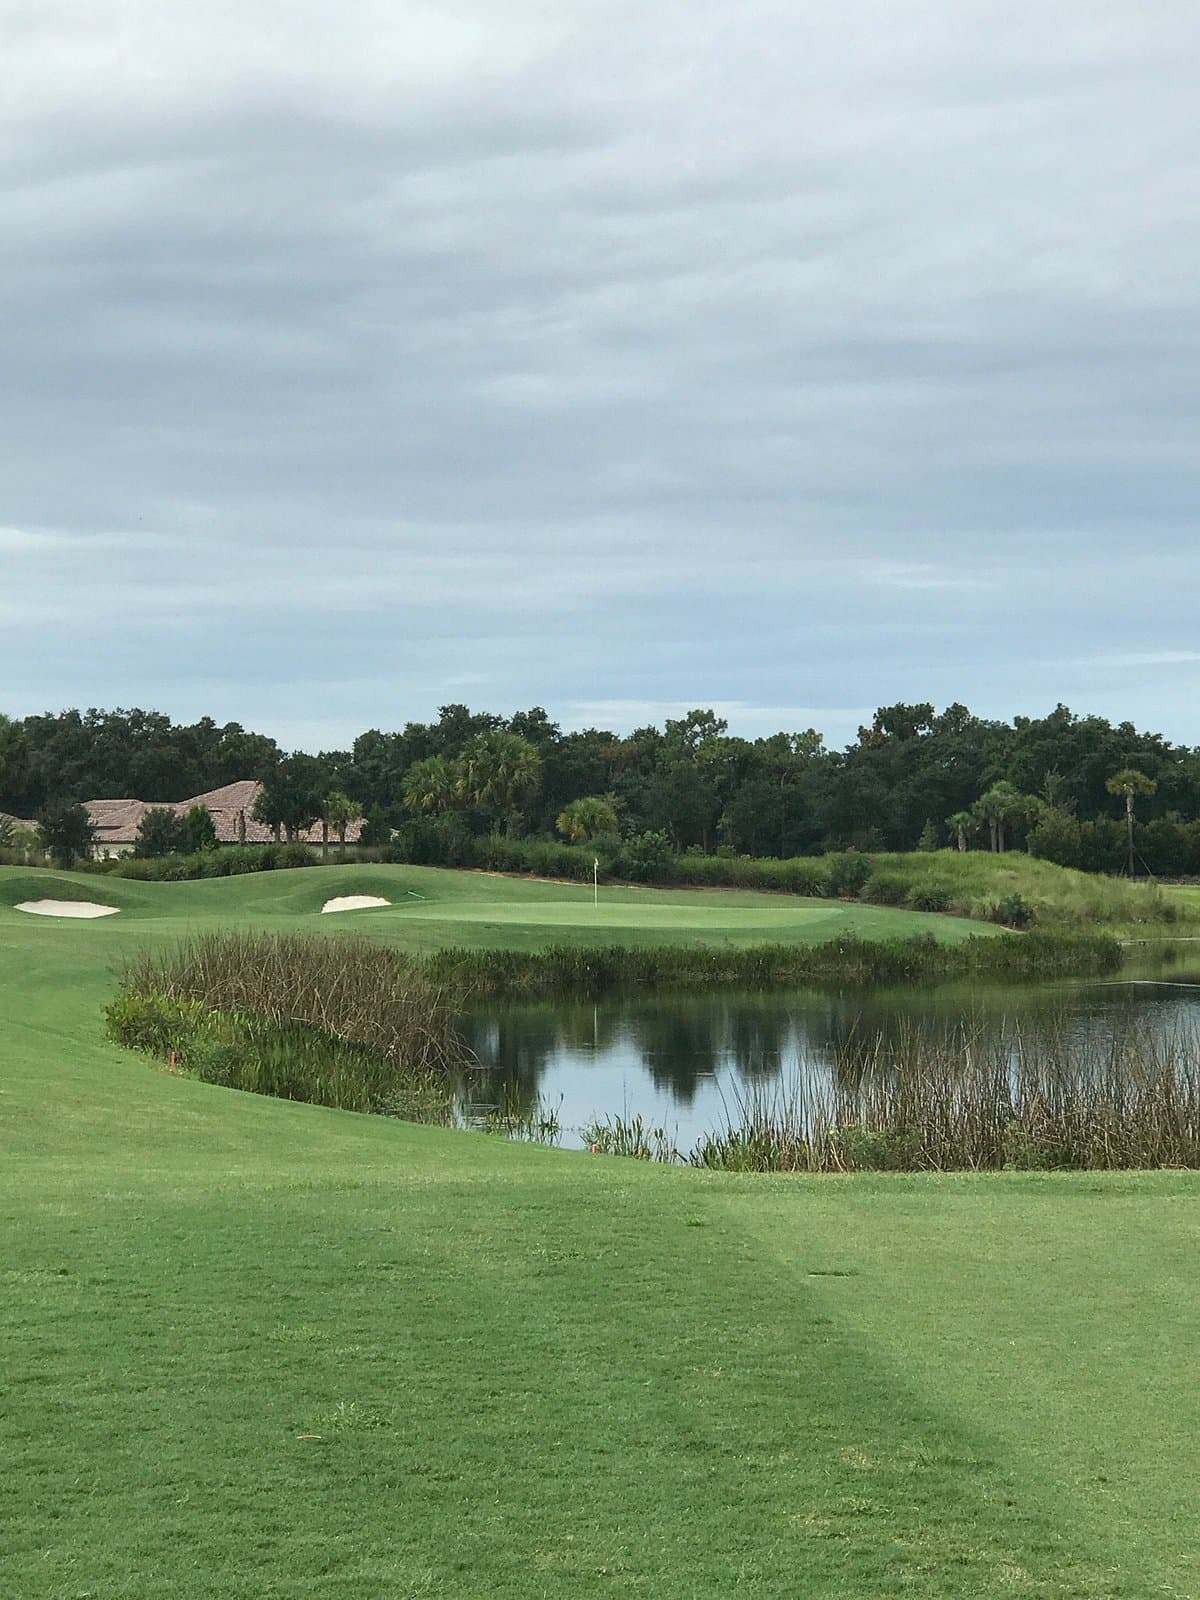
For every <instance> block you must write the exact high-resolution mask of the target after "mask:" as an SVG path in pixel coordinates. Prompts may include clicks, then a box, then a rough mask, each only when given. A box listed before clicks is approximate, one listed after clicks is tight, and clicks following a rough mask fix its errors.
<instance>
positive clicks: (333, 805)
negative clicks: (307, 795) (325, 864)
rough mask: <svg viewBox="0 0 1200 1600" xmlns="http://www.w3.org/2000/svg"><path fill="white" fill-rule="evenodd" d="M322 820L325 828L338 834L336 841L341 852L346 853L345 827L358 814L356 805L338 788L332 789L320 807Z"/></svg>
mask: <svg viewBox="0 0 1200 1600" xmlns="http://www.w3.org/2000/svg"><path fill="white" fill-rule="evenodd" d="M321 812H322V820H323V821H324V823H325V826H326V827H327V828H332V829H333V831H334V832H335V833H336V834H337V836H338V843H339V844H340V845H341V847H342V854H343V855H344V854H345V853H346V829H347V828H348V827H349V826H350V824H351V823H352V822H353V821H354V819H355V817H357V816H358V807H357V806H356V805H355V803H354V801H353V800H351V798H350V796H349V795H348V794H343V793H342V791H341V790H340V789H333V790H331V791H330V793H329V794H327V795H326V796H325V803H324V805H323V806H322V807H321Z"/></svg>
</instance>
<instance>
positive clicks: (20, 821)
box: [0, 811, 37, 829]
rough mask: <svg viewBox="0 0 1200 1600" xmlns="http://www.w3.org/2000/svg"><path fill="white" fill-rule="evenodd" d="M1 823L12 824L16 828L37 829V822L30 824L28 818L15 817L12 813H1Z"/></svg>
mask: <svg viewBox="0 0 1200 1600" xmlns="http://www.w3.org/2000/svg"><path fill="white" fill-rule="evenodd" d="M0 822H11V823H12V825H13V827H14V828H26V829H29V828H36V827H37V823H36V822H30V821H29V820H28V818H26V817H14V816H13V814H12V812H11V811H0Z"/></svg>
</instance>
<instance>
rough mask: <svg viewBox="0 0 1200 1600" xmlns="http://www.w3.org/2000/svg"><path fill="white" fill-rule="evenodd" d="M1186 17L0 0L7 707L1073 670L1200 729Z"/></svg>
mask: <svg viewBox="0 0 1200 1600" xmlns="http://www.w3.org/2000/svg"><path fill="white" fill-rule="evenodd" d="M8 18H10V19H11V20H8ZM1198 35H1200V18H1198V17H1197V13H1196V11H1195V8H1194V7H1191V6H1187V5H1184V4H1182V3H1178V4H1177V3H1172V0H1165V3H1164V4H1161V5H1159V6H1156V7H1154V8H1141V9H1138V8H1133V7H1129V6H1125V5H1115V4H1114V5H1100V6H1097V5H1096V4H1095V3H1094V0H1092V3H1089V4H1087V5H1084V4H1076V3H1075V0H1054V3H1053V4H1052V5H1051V6H1050V7H1049V8H1048V9H1047V8H1046V7H1039V8H1034V7H1032V6H1020V5H1019V6H1016V7H1014V6H1012V5H1011V4H1009V5H999V4H996V5H991V4H981V3H972V4H969V5H966V6H963V5H960V4H951V3H949V0H944V3H936V4H933V5H929V6H926V7H923V8H917V10H916V12H915V13H914V12H912V11H911V9H910V11H909V12H901V11H898V10H897V8H895V7H894V6H889V5H886V4H883V3H867V0H838V3H836V4H834V3H832V0H831V3H828V4H815V5H809V6H805V7H802V8H797V7H795V6H793V5H786V4H782V3H779V4H775V3H771V0H740V3H738V4H736V5H734V4H732V3H720V4H717V3H713V0H689V3H688V4H687V5H681V4H674V3H666V4H662V5H658V6H653V7H647V6H644V5H634V4H632V3H628V4H627V3H624V0H603V3H601V0H593V3H590V4H589V3H583V4H580V5H576V6H572V7H568V8H563V7H561V6H558V5H550V4H548V3H546V4H543V3H540V0H491V3H488V4H486V5H485V4H483V3H481V0H466V3H464V4H461V5H459V6H457V7H455V8H454V10H453V11H451V10H449V9H448V8H445V7H434V6H417V5H409V4H401V5H399V6H397V5H392V4H389V5H383V4H375V3H363V0H351V3H350V4H349V5H348V6H346V7H343V8H330V7H328V6H324V5H316V4H308V5H305V4H295V3H291V4H289V5H287V6H284V5H282V4H269V5H266V4H261V3H259V4H255V5H252V6H249V7H247V6H245V5H236V6H235V5H232V4H224V3H214V4H210V5H207V6H206V7H204V8H200V9H197V8H182V7H180V8H175V7H169V6H168V7H163V6H161V5H152V4H150V3H149V0H126V3H124V4H122V5H120V6H117V5H115V4H111V3H108V0H100V3H95V0H89V3H87V4H84V3H73V0H72V3H58V4H54V3H53V0H49V3H39V4H37V5H36V6H35V5H32V4H30V5H28V6H20V5H18V6H16V7H10V8H9V13H8V14H7V18H6V44H7V49H6V78H7V93H6V95H5V97H4V101H3V105H2V106H0V130H2V133H3V138H2V139H0V182H2V183H3V185H4V204H5V216H6V220H7V224H8V226H7V230H6V234H7V237H6V246H7V247H6V249H5V251H4V252H3V253H2V255H0V292H2V293H3V299H4V305H5V307H6V316H5V318H4V321H3V324H2V325H0V347H2V351H3V358H4V371H5V374H6V378H7V381H6V383H5V384H4V386H3V391H2V392H0V407H2V408H3V428H2V429H0V462H2V466H3V471H2V472H0V570H3V572H4V582H3V585H2V587H0V684H3V686H4V693H3V697H2V699H3V704H4V707H5V709H7V710H9V711H11V712H23V711H29V710H37V709H43V708H46V707H57V706H59V705H63V704H78V703H83V704H97V703H108V704H116V703H121V704H132V703H138V704H142V705H155V706H157V707H160V708H162V709H164V710H168V711H170V712H172V713H174V714H177V715H187V716H190V715H195V714H200V713H201V712H211V713H212V714H214V715H216V716H218V717H222V718H223V717H239V718H241V719H242V720H244V721H246V722H248V723H252V724H255V725H260V726H263V727H265V728H267V729H268V730H269V731H272V732H277V733H278V734H279V735H280V737H281V738H283V739H284V740H285V741H289V740H294V741H296V742H324V743H336V742H340V741H341V740H343V739H345V738H346V737H348V736H349V735H350V734H352V733H353V732H354V731H356V730H357V729H359V728H362V727H364V726H368V725H370V724H372V723H378V724H382V725H385V726H391V725H395V724H398V723H399V722H402V721H403V720H405V719H406V718H407V717H410V716H424V715H427V714H428V713H430V712H431V711H432V710H433V709H434V708H435V707H436V706H437V705H438V704H439V703H441V702H442V701H445V700H448V699H468V700H470V701H471V702H473V703H475V704H487V705H489V706H491V707H494V708H497V709H506V708H512V707H515V706H517V705H521V704H529V703H532V702H535V701H537V702H541V703H544V704H546V705H547V706H548V707H550V708H551V709H552V710H553V711H554V713H555V714H556V715H559V716H560V717H561V718H562V719H563V720H564V721H566V722H568V723H572V722H582V721H586V720H589V719H591V718H593V717H595V718H597V719H599V718H601V717H603V718H605V719H606V720H614V721H620V722H624V723H626V724H632V723H635V722H637V721H642V720H646V718H647V717H648V716H652V715H654V714H655V711H656V708H658V707H661V706H670V707H675V706H677V705H680V704H692V703H711V702H714V701H719V702H721V703H722V704H723V705H726V706H728V707H729V708H730V712H729V714H730V718H731V721H732V722H734V723H735V725H740V726H742V727H744V729H745V731H747V732H757V731H760V729H761V728H762V727H764V726H765V725H766V723H767V722H768V721H769V719H770V717H773V716H775V715H776V713H777V712H780V713H782V712H786V711H787V710H788V708H793V709H794V710H795V712H796V719H797V721H801V719H802V720H803V721H811V720H817V719H818V718H820V719H821V725H822V726H823V727H824V728H825V731H826V732H827V733H828V734H829V736H830V737H831V738H833V739H839V738H842V737H845V736H847V735H848V734H849V733H850V732H852V731H853V728H854V727H855V726H856V725H857V723H858V721H860V720H861V718H862V716H863V712H864V708H868V707H871V706H873V705H875V704H877V703H879V702H882V701H888V700H893V699H899V698H905V699H933V700H936V701H939V702H940V701H945V700H949V699H954V698H959V699H966V700H967V701H968V702H969V703H970V704H971V705H972V706H973V707H974V708H976V709H978V710H980V711H983V712H988V713H991V714H1010V713H1011V712H1012V711H1014V710H1027V711H1036V710H1041V709H1045V708H1047V707H1048V706H1050V705H1052V704H1053V703H1054V702H1055V701H1056V700H1058V699H1067V700H1069V701H1070V702H1071V703H1072V704H1075V705H1078V706H1079V707H1080V708H1093V709H1098V710H1102V711H1104V712H1106V713H1108V714H1110V715H1113V716H1130V717H1133V718H1135V719H1136V720H1139V721H1141V722H1143V723H1146V724H1149V725H1152V726H1154V727H1160V728H1162V729H1163V730H1164V731H1166V732H1168V733H1170V734H1172V735H1173V736H1175V737H1177V738H1181V739H1186V740H1188V741H1190V742H1200V711H1198V710H1197V709H1196V707H1197V704H1198V696H1197V693H1196V691H1197V689H1198V688H1200V659H1198V657H1197V652H1196V650H1195V644H1196V636H1195V628H1194V621H1193V613H1194V609H1195V596H1196V592H1197V579H1198V578H1200V553H1198V551H1197V541H1196V538H1195V531H1194V530H1195V517H1196V505H1197V489H1198V487H1200V484H1198V478H1200V468H1198V461H1197V454H1196V450H1195V443H1194V441H1195V436H1196V410H1197V396H1198V394H1200V389H1198V385H1197V378H1198V376H1200V374H1198V370H1197V369H1198V367H1200V339H1198V324H1197V315H1196V309H1197V307H1196V301H1197V290H1196V284H1197V282H1200V271H1198V269H1200V227H1198V224H1197V221H1196V215H1195V205H1194V196H1195V193H1196V192H1197V190H1198V187H1200V170H1198V168H1200V125H1198V124H1197V120H1196V117H1195V114H1194V97H1193V83H1192V73H1193V67H1192V63H1193V62H1194V60H1195V57H1196V50H1197V45H1198V44H1200V37H1198ZM804 708H816V709H815V710H812V711H811V712H810V711H808V710H805V709H804Z"/></svg>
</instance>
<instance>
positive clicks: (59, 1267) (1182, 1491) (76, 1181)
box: [0, 874, 1200, 1600]
mask: <svg viewBox="0 0 1200 1600" xmlns="http://www.w3.org/2000/svg"><path fill="white" fill-rule="evenodd" d="M295 876H298V877H302V876H303V875H299V874H298V875H295ZM359 876H360V877H361V875H359ZM278 877H279V878H280V879H282V878H283V877H284V875H282V874H280V875H278ZM326 881H327V880H326ZM39 882H40V883H41V882H44V880H42V879H41V878H40V877H39ZM93 883H94V880H93ZM355 886H356V887H358V886H361V884H360V882H359V881H358V880H357V879H356V884H355ZM96 887H100V888H102V889H103V890H105V891H107V890H108V889H109V888H110V885H108V884H107V883H105V884H103V885H98V886H96ZM111 887H113V888H114V889H116V890H117V892H118V894H119V895H120V896H121V898H122V900H123V902H124V903H125V904H126V905H127V906H128V908H129V915H128V921H126V920H125V917H124V916H122V917H118V918H113V919H111V920H110V921H109V922H107V923H97V924H72V925H56V924H52V923H49V924H40V923H37V922H35V920H34V919H27V918H22V917H20V916H18V915H16V914H14V913H10V912H7V911H5V910H2V909H0V1017H2V1018H3V1026H2V1027H0V1139H2V1141H3V1147H4V1160H3V1162H2V1163H0V1214H2V1216H3V1218H4V1228H5V1240H4V1244H3V1249H2V1252H0V1263H2V1266H0V1271H2V1272H3V1274H4V1292H3V1294H0V1341H2V1342H3V1348H2V1349H0V1367H2V1368H3V1370H4V1371H5V1374H6V1388H7V1393H6V1398H5V1404H4V1406H3V1408H2V1410H0V1441H2V1447H3V1459H4V1463H5V1471H4V1473H3V1475H0V1528H3V1530H4V1534H3V1537H2V1538H0V1592H2V1593H4V1594H6V1595H7V1594H13V1595H20V1596H22V1597H28V1600H42V1597H46V1600H49V1597H51V1596H53V1597H56V1600H58V1597H66V1596H72V1597H74V1596H81V1595H85V1594H92V1595H97V1596H99V1595H103V1596H104V1597H105V1600H110V1597H112V1600H124V1597H133V1596H137V1597H143V1596H145V1597H154V1600H158V1597H162V1600H167V1597H168V1596H169V1597H171V1600H175V1597H176V1596H180V1595H186V1596H188V1597H189V1600H191V1597H196V1600H207V1597H215V1596H220V1597H222V1600H225V1597H233V1596H238V1597H241V1596H245V1597H250V1596H254V1597H256V1600H257V1597H261V1596H289V1597H291V1596H296V1597H301V1596H318V1595H319V1596H321V1597H322V1600H351V1597H353V1600H359V1597H362V1596H367V1595H369V1596H389V1597H391V1596H397V1597H398V1596H409V1595H430V1596H475V1595H479V1596H484V1595H499V1596H513V1597H516V1596H521V1597H527V1596H568V1595H570V1596H578V1595H601V1594H624V1593H633V1594H640V1593H644V1594H655V1595H666V1596H688V1597H693V1596H709V1595H724V1594H727V1593H746V1594H758V1595H770V1596H783V1595H793V1594H796V1595H814V1596H816V1595H821V1596H826V1595H839V1596H845V1597H856V1600H857V1597H862V1596H885V1595H886V1596H894V1595H897V1594H903V1593H912V1594H914V1595H920V1596H922V1597H925V1596H946V1597H951V1596H954V1597H962V1596H974V1595H979V1596H983V1595H988V1596H1007V1595H1012V1596H1017V1595H1022V1596H1024V1595H1056V1596H1065V1595H1079V1596H1083V1595H1087V1596H1104V1595H1128V1596H1134V1595H1136V1596H1142V1595H1145V1596H1149V1595H1155V1594H1157V1595H1163V1594H1168V1595H1191V1594H1196V1593H1197V1592H1200V1591H1198V1589H1197V1586H1196V1582H1195V1564H1196V1559H1197V1556H1198V1555H1200V1549H1198V1545H1200V1537H1198V1535H1197V1528H1198V1527H1200V1519H1198V1518H1197V1515H1196V1510H1197V1508H1196V1505H1195V1499H1196V1495H1195V1490H1194V1487H1193V1480H1194V1473H1193V1472H1192V1461H1193V1458H1194V1439H1195V1435H1196V1430H1197V1426H1198V1424H1200V1401H1198V1398H1197V1392H1196V1386H1195V1383H1194V1370H1193V1361H1192V1350H1193V1347H1194V1329H1195V1326H1196V1319H1197V1315H1198V1313H1200V1304H1198V1301H1200V1292H1198V1288H1197V1280H1196V1277H1195V1273H1194V1270H1193V1264H1194V1251H1195V1239H1196V1232H1197V1227H1198V1225H1200V1207H1198V1205H1197V1200H1198V1199H1200V1181H1198V1180H1197V1178H1195V1177H1193V1176H1191V1175H1175V1174H1156V1175H1153V1176H1147V1177H1139V1176H1129V1175H1123V1176H1118V1177H1111V1178H1110V1177H1098V1176H1096V1175H1088V1176H1085V1177H1079V1178H1051V1177H1043V1176H1031V1177H1018V1176H1012V1177H1007V1176H1005V1177H998V1178H986V1179H964V1178H945V1179H935V1180H920V1179H900V1178H894V1179H888V1178H870V1179H863V1178H859V1179H854V1180H850V1181H838V1180H823V1181H808V1180H790V1179H745V1178H736V1177H731V1176H726V1175H716V1174H712V1175H709V1174H701V1173H693V1172H685V1171H675V1170H665V1169H655V1168H647V1167H642V1166H638V1165H636V1164H634V1163H626V1162H617V1161H606V1160H600V1159H596V1158H590V1157H587V1156H573V1155H566V1154H559V1153H554V1152H545V1151H539V1150H530V1149H526V1148H522V1147H517V1146H510V1145H506V1144H503V1143H500V1142H497V1141H491V1140H487V1139H485V1138H483V1137H482V1136H475V1135H456V1134H448V1133H445V1132H442V1131H439V1130H433V1129H423V1128H413V1127H409V1126H405V1125H400V1124H395V1123H390V1122H385V1121H383V1120H380V1119H371V1118H362V1117H354V1116H350V1115H347V1114H344V1113H337V1112H326V1111H320V1110H316V1109H314V1108H311V1107H304V1106H295V1105H289V1104H285V1103H279V1102H273V1101H267V1100H260V1099H257V1098H255V1097H252V1096H240V1095H237V1094H234V1093H232V1092H229V1091H224V1090H219V1089H214V1088H211V1087H208V1086H205V1085H201V1084H197V1083H191V1082H188V1081H184V1080H180V1079H176V1078H172V1077H169V1076H166V1075H165V1074H162V1073H159V1072H156V1071H154V1070H152V1069H151V1068H150V1067H148V1066H147V1065H145V1064H144V1063H142V1062H141V1061H139V1060H137V1059H135V1058H131V1057H128V1056H125V1055H123V1054H122V1053H121V1052H119V1051H117V1050H115V1049H113V1048H111V1047H109V1046H107V1045H106V1044H104V1043H103V1041H102V1040H101V1039H100V1037H99V1030H98V1026H97V1010H98V1007H99V1005H100V1003H101V1000H102V998H103V995H104V992H105V990H106V987H107V976H106V972H105V965H106V962H107V960H108V959H109V958H110V957H111V956H112V955H113V954H114V953H115V952H116V950H117V949H119V947H120V945H121V944H122V943H124V942H125V941H126V940H132V939H134V938H135V937H137V938H142V937H146V936H149V937H157V936H158V935H159V934H160V933H161V932H162V931H163V930H165V929H167V928H170V927H173V928H176V929H177V928H178V927H179V926H180V925H181V921H175V922H174V923H172V922H171V921H170V919H169V918H167V917H164V916H161V914H157V913H155V910H154V908H155V906H156V905H159V904H161V900H159V899H158V897H157V894H156V886H142V885H134V884H129V885H120V886H115V885H114V886H111ZM189 887H191V886H189ZM194 887H195V889H196V890H201V889H202V890H204V891H205V894H211V895H212V899H211V900H209V901H207V902H206V904H207V907H208V909H207V911H204V912H201V911H200V910H197V909H195V908H194V907H193V908H191V909H189V911H188V914H187V915H188V917H189V918H191V917H193V916H195V917H199V916H201V915H204V916H212V917H215V916H216V915H217V914H218V911H217V907H218V905H219V901H220V897H221V894H222V892H224V893H225V894H226V895H228V896H229V902H230V905H231V906H232V905H233V904H234V903H235V902H236V903H237V904H238V905H239V906H243V907H244V905H245V904H246V902H244V901H240V900H239V899H238V894H237V893H234V894H230V891H231V890H233V891H240V892H241V893H244V892H245V891H244V890H242V885H241V884H240V883H239V881H238V880H232V881H226V882H221V883H215V884H211V885H197V886H194ZM522 887H528V888H529V889H530V890H536V889H537V888H538V887H539V886H536V885H528V886H522ZM5 888H6V890H7V885H6V886H5ZM298 888H301V886H299V885H296V886H294V887H288V886H286V885H284V884H282V883H279V884H278V885H273V886H272V888H271V892H272V894H276V893H279V894H282V895H284V896H285V897H286V896H287V895H289V894H291V893H294V892H295V891H296V889H298ZM43 892H49V891H48V890H43ZM126 894H127V895H128V897H129V898H128V899H127V900H126V899H125V898H124V897H125V895H126ZM105 897H106V898H107V894H106V895H105ZM143 897H145V898H143ZM185 898H186V897H185ZM732 898H733V899H734V900H737V899H739V898H741V897H736V896H735V897H732ZM535 899H536V896H535ZM465 903H466V904H470V903H472V902H471V901H469V900H467V901H465ZM139 907H140V911H138V910H137V909H136V908H139ZM256 914H257V915H259V916H262V917H263V918H264V919H265V918H269V917H270V916H271V915H272V913H271V912H270V911H269V910H268V909H267V908H266V907H265V906H264V905H263V904H261V903H260V904H259V906H258V908H257V913H256ZM277 914H278V913H275V915H277ZM387 915H388V914H386V913H380V914H379V916H378V917H377V918H376V919H375V920H376V921H378V922H379V923H380V924H382V923H383V921H384V919H385V917H386V916H387ZM181 920H182V919H181ZM330 920H332V919H326V921H327V922H328V921H330ZM368 920H370V919H369V918H364V919H363V921H364V922H366V921H368ZM357 925H359V924H357V922H356V926H357ZM489 936H490V935H489ZM307 1434H315V1435H318V1436H319V1437H316V1438H305V1437H302V1436H303V1435H307Z"/></svg>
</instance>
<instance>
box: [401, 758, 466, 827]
mask: <svg viewBox="0 0 1200 1600" xmlns="http://www.w3.org/2000/svg"><path fill="white" fill-rule="evenodd" d="M460 786H461V773H460V772H459V769H458V766H457V764H456V763H455V762H452V761H447V760H446V758H445V756H427V757H426V758H425V760H424V761H415V762H414V763H413V764H412V766H411V767H409V769H408V771H407V772H406V773H405V774H404V805H405V808H406V809H407V810H409V811H424V812H425V813H426V815H428V816H434V817H440V816H441V815H442V814H443V813H444V812H446V811H449V809H450V807H451V806H452V805H454V803H455V802H456V800H457V799H458V797H459V790H460Z"/></svg>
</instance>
